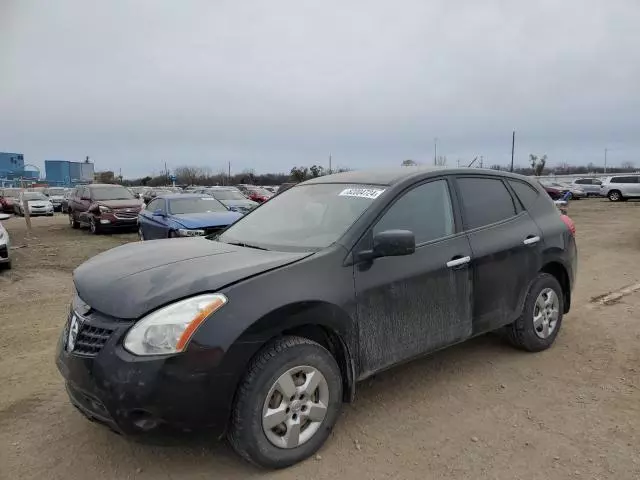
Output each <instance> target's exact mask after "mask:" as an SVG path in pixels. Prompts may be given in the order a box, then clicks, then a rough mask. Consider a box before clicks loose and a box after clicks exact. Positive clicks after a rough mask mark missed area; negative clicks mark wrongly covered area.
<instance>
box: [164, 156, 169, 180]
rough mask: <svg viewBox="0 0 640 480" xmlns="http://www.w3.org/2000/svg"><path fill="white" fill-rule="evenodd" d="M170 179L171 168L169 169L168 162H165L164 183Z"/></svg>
mask: <svg viewBox="0 0 640 480" xmlns="http://www.w3.org/2000/svg"><path fill="white" fill-rule="evenodd" d="M168 181H169V170H167V162H164V184H165V185H166V184H167V182H168Z"/></svg>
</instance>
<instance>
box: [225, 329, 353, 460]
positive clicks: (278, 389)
mask: <svg viewBox="0 0 640 480" xmlns="http://www.w3.org/2000/svg"><path fill="white" fill-rule="evenodd" d="M341 406H342V378H341V375H340V368H339V367H338V365H337V363H336V361H335V359H334V358H333V356H332V355H331V353H329V352H328V351H327V350H326V349H325V348H324V347H322V346H321V345H319V344H317V343H316V342H313V341H311V340H308V339H306V338H302V337H283V338H279V339H277V340H275V341H274V342H272V343H271V344H269V345H267V346H266V347H265V348H264V349H263V350H262V351H260V352H259V353H258V354H257V356H256V357H255V358H254V359H253V361H252V362H251V365H250V366H249V370H248V372H247V373H246V375H245V377H244V380H243V381H242V383H241V384H240V387H239V388H238V392H237V394H236V400H235V405H234V409H233V414H232V418H231V427H230V431H229V441H230V443H231V445H232V446H233V448H234V449H235V450H236V452H238V453H239V454H240V455H241V456H242V457H244V458H245V459H247V460H249V461H251V462H253V463H255V464H257V465H260V466H263V467H268V468H283V467H287V466H289V465H293V464H294V463H297V462H300V461H301V460H304V459H305V458H308V457H309V456H311V455H313V454H314V453H315V452H316V451H317V450H318V449H319V448H320V447H321V446H322V444H323V443H324V442H325V440H326V439H327V437H328V436H329V434H330V433H331V429H332V428H333V425H334V424H335V422H336V420H337V418H338V414H339V412H340V408H341Z"/></svg>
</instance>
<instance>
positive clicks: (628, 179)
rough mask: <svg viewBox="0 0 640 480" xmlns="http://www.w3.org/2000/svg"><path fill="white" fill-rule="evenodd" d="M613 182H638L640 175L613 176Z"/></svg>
mask: <svg viewBox="0 0 640 480" xmlns="http://www.w3.org/2000/svg"><path fill="white" fill-rule="evenodd" d="M611 183H638V177H613V178H612V179H611Z"/></svg>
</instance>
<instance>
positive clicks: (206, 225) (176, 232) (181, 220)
mask: <svg viewBox="0 0 640 480" xmlns="http://www.w3.org/2000/svg"><path fill="white" fill-rule="evenodd" d="M241 216H242V214H240V213H238V212H230V211H229V210H227V208H226V207H225V206H224V205H223V204H222V203H220V202H219V201H218V200H216V199H215V198H213V197H209V196H207V195H196V194H191V195H189V194H175V195H162V196H160V197H156V198H155V199H154V200H152V201H151V202H149V204H148V205H147V206H146V208H145V209H144V210H142V211H140V214H139V215H138V226H139V229H138V234H139V235H140V240H155V239H159V238H174V237H197V236H201V235H211V234H213V233H217V232H220V231H222V230H224V229H225V228H227V227H228V226H229V225H231V224H232V223H233V222H235V221H236V220H237V219H238V218H240V217H241Z"/></svg>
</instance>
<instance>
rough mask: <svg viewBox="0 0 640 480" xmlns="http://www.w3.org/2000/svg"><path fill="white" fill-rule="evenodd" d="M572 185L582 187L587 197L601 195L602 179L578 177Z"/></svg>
mask: <svg viewBox="0 0 640 480" xmlns="http://www.w3.org/2000/svg"><path fill="white" fill-rule="evenodd" d="M572 185H574V186H575V187H579V188H582V190H584V193H585V194H586V195H587V197H599V196H601V193H600V185H602V180H599V179H597V178H577V179H575V180H574V181H573V184H572Z"/></svg>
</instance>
